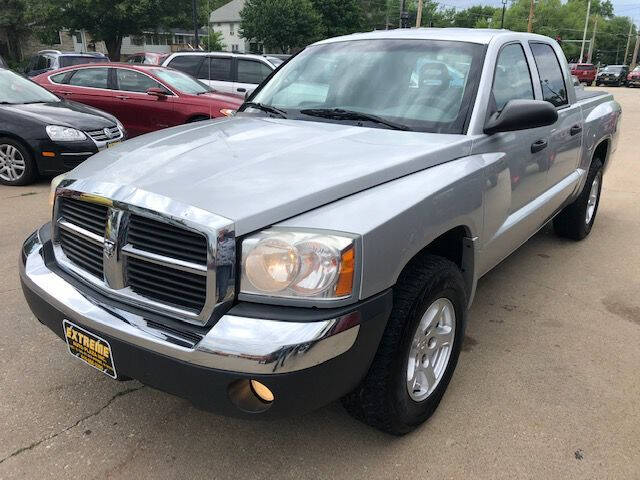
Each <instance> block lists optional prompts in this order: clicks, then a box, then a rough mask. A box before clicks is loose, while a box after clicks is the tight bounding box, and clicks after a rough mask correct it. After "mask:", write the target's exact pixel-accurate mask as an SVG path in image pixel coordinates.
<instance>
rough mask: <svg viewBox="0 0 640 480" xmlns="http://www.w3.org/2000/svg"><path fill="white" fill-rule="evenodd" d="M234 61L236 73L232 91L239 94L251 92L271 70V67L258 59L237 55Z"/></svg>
mask: <svg viewBox="0 0 640 480" xmlns="http://www.w3.org/2000/svg"><path fill="white" fill-rule="evenodd" d="M236 62H237V69H236V72H237V73H236V81H235V84H234V89H233V92H234V93H239V94H241V95H243V94H246V93H249V94H250V93H251V92H253V91H254V90H255V89H256V88H257V87H258V85H260V84H261V83H262V82H263V81H264V79H265V78H267V77H268V76H269V75H271V72H272V71H273V67H271V66H270V65H268V64H267V63H266V62H261V61H260V60H251V59H246V58H241V57H237V58H236Z"/></svg>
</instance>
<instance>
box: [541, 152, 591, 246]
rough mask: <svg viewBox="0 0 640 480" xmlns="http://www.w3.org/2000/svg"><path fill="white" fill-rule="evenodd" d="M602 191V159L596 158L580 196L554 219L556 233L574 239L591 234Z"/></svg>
mask: <svg viewBox="0 0 640 480" xmlns="http://www.w3.org/2000/svg"><path fill="white" fill-rule="evenodd" d="M601 191H602V161H601V160H600V159H599V158H594V159H593V161H592V162H591V167H590V168H589V174H588V175H587V181H586V183H585V185H584V187H583V189H582V192H581V193H580V195H579V196H578V198H576V200H575V201H574V202H573V203H572V204H570V205H567V206H566V207H565V208H564V209H563V210H562V211H561V212H560V213H559V214H558V216H556V218H554V219H553V228H554V230H555V231H556V233H557V234H558V235H560V236H561V237H566V238H571V239H572V240H582V239H583V238H585V237H586V236H587V235H589V233H590V232H591V228H592V227H593V224H594V222H595V221H596V213H597V212H598V205H599V204H600V192H601Z"/></svg>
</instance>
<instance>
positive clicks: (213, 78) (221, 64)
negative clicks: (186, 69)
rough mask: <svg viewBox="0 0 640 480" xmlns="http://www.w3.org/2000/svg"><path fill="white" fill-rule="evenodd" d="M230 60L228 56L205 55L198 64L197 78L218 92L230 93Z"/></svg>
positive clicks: (231, 88) (231, 79)
mask: <svg viewBox="0 0 640 480" xmlns="http://www.w3.org/2000/svg"><path fill="white" fill-rule="evenodd" d="M232 62H233V59H232V57H230V56H211V57H206V58H205V59H204V61H203V62H202V64H201V65H200V70H199V71H198V77H197V78H198V79H199V80H201V81H203V82H204V83H206V84H207V85H209V86H210V87H211V88H213V89H214V90H216V91H218V92H221V93H232V92H233V86H234V84H233V78H232Z"/></svg>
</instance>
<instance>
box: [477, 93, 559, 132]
mask: <svg viewBox="0 0 640 480" xmlns="http://www.w3.org/2000/svg"><path fill="white" fill-rule="evenodd" d="M557 120H558V112H557V111H556V109H555V107H554V106H553V105H552V104H551V103H549V102H545V101H544V100H510V101H508V102H507V104H506V105H505V106H504V108H503V109H502V111H501V112H496V113H494V114H493V115H491V116H490V117H489V119H488V120H487V123H486V124H485V126H484V133H486V134H488V135H493V134H494V133H499V132H513V131H516V130H526V129H528V128H537V127H546V126H548V125H553V124H554V123H556V121H557Z"/></svg>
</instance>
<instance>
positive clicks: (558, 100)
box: [531, 42, 569, 107]
mask: <svg viewBox="0 0 640 480" xmlns="http://www.w3.org/2000/svg"><path fill="white" fill-rule="evenodd" d="M531 51H532V52H533V58H534V59H535V61H536V66H537V67H538V74H539V75H540V84H541V85H542V99H543V100H546V101H547V102H550V103H552V104H553V105H554V106H556V107H560V106H562V105H566V104H567V103H569V100H568V98H567V87H566V86H565V84H564V78H563V76H562V69H561V68H560V62H558V57H557V56H556V52H554V51H553V47H551V45H549V44H547V43H537V42H532V43H531Z"/></svg>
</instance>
